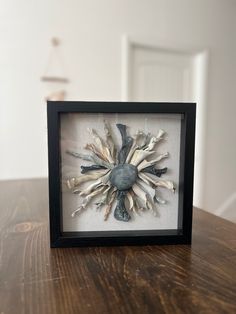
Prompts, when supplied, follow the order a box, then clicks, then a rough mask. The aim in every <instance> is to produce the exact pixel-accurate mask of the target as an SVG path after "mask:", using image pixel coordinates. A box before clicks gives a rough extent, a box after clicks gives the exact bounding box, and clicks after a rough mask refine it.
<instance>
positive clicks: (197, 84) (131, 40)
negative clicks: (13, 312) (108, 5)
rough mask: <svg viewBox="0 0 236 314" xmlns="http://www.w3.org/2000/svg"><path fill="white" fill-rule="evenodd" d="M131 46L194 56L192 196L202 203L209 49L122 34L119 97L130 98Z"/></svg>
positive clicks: (198, 203)
mask: <svg viewBox="0 0 236 314" xmlns="http://www.w3.org/2000/svg"><path fill="white" fill-rule="evenodd" d="M134 46H140V47H147V48H148V47H152V48H155V49H159V50H162V51H168V52H178V53H183V54H188V55H190V56H192V57H194V64H193V72H194V73H193V80H194V86H193V90H194V92H193V97H194V101H195V102H196V103H197V113H196V117H197V118H196V145H195V178H194V198H193V203H194V205H195V206H197V207H200V208H204V206H205V193H204V192H205V167H206V163H205V162H206V153H207V152H206V148H207V145H206V142H207V124H206V117H207V86H208V71H209V49H208V48H204V47H193V46H189V45H186V44H180V43H174V42H171V43H170V42H168V41H162V40H159V39H153V38H152V39H146V38H145V39H144V38H141V37H139V38H138V37H130V36H128V35H127V34H123V35H122V37H121V100H122V101H132V99H131V96H130V89H131V64H132V49H133V47H134Z"/></svg>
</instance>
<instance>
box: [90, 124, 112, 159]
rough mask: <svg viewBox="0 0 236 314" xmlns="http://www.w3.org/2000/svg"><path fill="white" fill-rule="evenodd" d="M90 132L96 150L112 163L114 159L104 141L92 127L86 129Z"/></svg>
mask: <svg viewBox="0 0 236 314" xmlns="http://www.w3.org/2000/svg"><path fill="white" fill-rule="evenodd" d="M88 131H89V132H90V134H91V135H92V137H93V139H94V141H95V143H96V145H97V148H98V149H97V150H98V151H99V152H100V154H102V156H104V158H105V160H106V161H108V162H109V163H114V160H113V158H112V156H111V153H110V149H109V147H108V146H107V145H106V143H105V142H104V141H103V139H101V137H100V136H99V135H98V134H97V132H96V131H95V130H94V129H88Z"/></svg>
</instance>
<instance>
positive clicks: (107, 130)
mask: <svg viewBox="0 0 236 314" xmlns="http://www.w3.org/2000/svg"><path fill="white" fill-rule="evenodd" d="M104 131H105V134H106V144H107V146H108V147H109V149H110V154H111V157H112V159H113V163H115V162H116V146H115V141H114V139H113V137H112V133H111V127H110V124H109V123H108V122H107V121H106V120H104Z"/></svg>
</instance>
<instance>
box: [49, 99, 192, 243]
mask: <svg viewBox="0 0 236 314" xmlns="http://www.w3.org/2000/svg"><path fill="white" fill-rule="evenodd" d="M47 106H48V155H49V201H50V235H51V247H70V246H97V245H141V244H179V243H184V244H190V243H191V230H192V198H193V166H194V140H195V112H196V105H195V104H193V103H133V102H127V103H125V102H70V101H67V102H65V101H55V102H53V101H51V102H50V101H49V102H48V105H47Z"/></svg>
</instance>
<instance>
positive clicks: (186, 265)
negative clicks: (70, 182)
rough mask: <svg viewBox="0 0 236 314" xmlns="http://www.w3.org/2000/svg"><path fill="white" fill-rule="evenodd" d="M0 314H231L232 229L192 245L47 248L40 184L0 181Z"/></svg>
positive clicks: (235, 274) (206, 232)
mask: <svg viewBox="0 0 236 314" xmlns="http://www.w3.org/2000/svg"><path fill="white" fill-rule="evenodd" d="M0 204H1V208H0V232H1V234H0V313H1V314H3V313H4V314H8V313H17V314H21V313H30V314H31V313H32V314H37V313H43V314H45V313H46V314H47V313H63V314H70V313H76V314H79V313H83V314H84V313H112V314H113V313H135V314H136V313H142V314H144V313H171V314H175V313H236V225H235V224H232V223H230V222H228V221H226V220H223V219H220V218H218V217H216V216H213V215H211V214H208V213H206V212H204V211H202V210H198V209H195V210H194V223H193V244H192V246H187V245H176V246H174V245H173V246H171V245H170V246H140V247H98V248H69V249H50V248H49V240H48V193H47V181H46V179H44V180H43V179H38V180H36V179H35V180H19V181H7V182H0Z"/></svg>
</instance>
